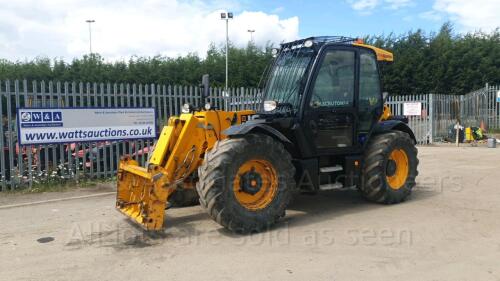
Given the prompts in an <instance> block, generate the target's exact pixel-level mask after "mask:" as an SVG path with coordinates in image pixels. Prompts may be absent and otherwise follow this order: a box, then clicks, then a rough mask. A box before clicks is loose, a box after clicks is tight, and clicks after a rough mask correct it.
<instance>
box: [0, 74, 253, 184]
mask: <svg viewBox="0 0 500 281" xmlns="http://www.w3.org/2000/svg"><path fill="white" fill-rule="evenodd" d="M259 99H260V93H259V91H258V90H257V89H246V88H232V89H229V90H228V93H227V94H225V93H223V91H222V89H221V88H212V89H210V96H209V97H208V99H207V101H210V102H211V104H212V105H213V106H215V107H217V108H221V109H224V110H241V109H255V108H256V106H257V105H258V104H259V102H258V101H259ZM200 101H201V93H200V92H199V89H198V87H193V86H176V85H173V86H169V85H158V84H147V85H143V84H111V83H106V84H105V83H60V82H48V83H47V82H44V81H41V82H36V81H34V82H31V83H28V82H27V81H13V82H11V81H0V116H2V126H1V127H0V136H1V137H0V148H1V149H2V150H1V154H2V155H1V157H0V173H1V174H0V190H6V189H7V188H15V187H17V186H21V185H29V186H31V185H32V184H33V183H38V182H51V181H59V180H65V179H70V178H73V179H76V180H79V179H82V178H85V177H91V178H96V177H97V178H106V177H113V176H114V175H115V174H116V171H117V167H118V161H119V158H120V156H121V155H123V154H130V155H132V157H133V158H134V159H135V160H136V161H138V162H139V163H141V165H144V164H145V162H146V161H147V159H148V152H149V150H150V149H151V148H152V146H153V144H154V141H153V140H141V141H113V142H94V143H67V144H48V145H29V146H19V144H18V141H17V125H16V123H17V122H16V121H17V120H16V109H17V108H19V107H155V108H156V109H157V119H158V120H157V124H159V126H162V124H165V123H166V121H167V119H168V118H169V117H170V116H172V115H179V114H180V113H181V110H182V105H183V104H184V103H190V104H192V105H195V106H200ZM158 131H161V128H158Z"/></svg>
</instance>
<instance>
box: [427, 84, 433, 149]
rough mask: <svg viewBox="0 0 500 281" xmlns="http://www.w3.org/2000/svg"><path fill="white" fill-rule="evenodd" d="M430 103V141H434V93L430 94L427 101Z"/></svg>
mask: <svg viewBox="0 0 500 281" xmlns="http://www.w3.org/2000/svg"><path fill="white" fill-rule="evenodd" d="M427 102H428V103H429V113H428V114H429V122H430V126H429V136H430V137H429V143H431V144H432V143H434V120H435V118H434V94H432V93H430V94H429V99H428V101H427Z"/></svg>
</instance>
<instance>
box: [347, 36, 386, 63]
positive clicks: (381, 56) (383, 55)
mask: <svg viewBox="0 0 500 281" xmlns="http://www.w3.org/2000/svg"><path fill="white" fill-rule="evenodd" d="M361 42H362V41H360V42H356V43H353V44H352V45H354V46H360V47H363V48H368V49H371V50H373V51H375V54H376V55H377V60H378V61H385V62H393V61H394V55H393V54H392V53H391V52H389V51H386V50H383V49H380V48H377V47H374V46H371V45H366V44H364V43H361Z"/></svg>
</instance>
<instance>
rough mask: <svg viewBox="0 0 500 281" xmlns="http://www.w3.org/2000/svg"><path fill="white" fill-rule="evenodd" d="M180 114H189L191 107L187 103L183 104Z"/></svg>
mask: <svg viewBox="0 0 500 281" xmlns="http://www.w3.org/2000/svg"><path fill="white" fill-rule="evenodd" d="M181 112H182V113H189V112H191V105H189V103H185V104H184V105H183V106H182V109H181Z"/></svg>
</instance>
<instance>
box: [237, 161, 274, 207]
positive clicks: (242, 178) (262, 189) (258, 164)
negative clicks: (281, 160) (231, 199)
mask: <svg viewBox="0 0 500 281" xmlns="http://www.w3.org/2000/svg"><path fill="white" fill-rule="evenodd" d="M233 192H234V196H235V197H236V200H238V202H239V203H240V204H241V205H242V206H243V207H245V208H246V209H248V210H251V211H258V210H262V209H264V208H266V207H267V206H268V205H269V204H270V203H271V202H272V201H273V199H274V197H275V196H276V194H277V192H278V176H277V173H276V170H275V169H274V167H273V165H272V164H271V163H270V162H268V161H266V160H261V159H253V160H249V161H247V162H245V163H243V165H241V166H240V168H239V169H238V172H237V174H236V176H235V178H234V181H233Z"/></svg>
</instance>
